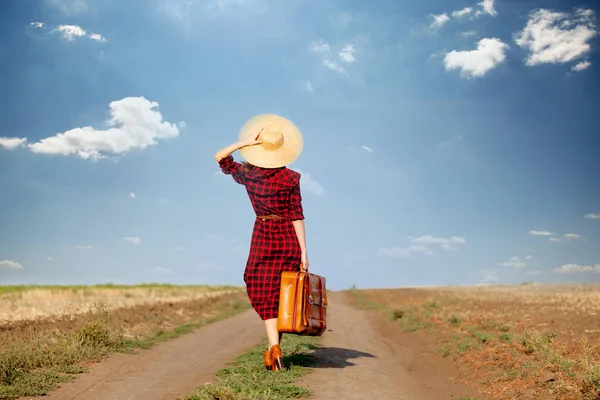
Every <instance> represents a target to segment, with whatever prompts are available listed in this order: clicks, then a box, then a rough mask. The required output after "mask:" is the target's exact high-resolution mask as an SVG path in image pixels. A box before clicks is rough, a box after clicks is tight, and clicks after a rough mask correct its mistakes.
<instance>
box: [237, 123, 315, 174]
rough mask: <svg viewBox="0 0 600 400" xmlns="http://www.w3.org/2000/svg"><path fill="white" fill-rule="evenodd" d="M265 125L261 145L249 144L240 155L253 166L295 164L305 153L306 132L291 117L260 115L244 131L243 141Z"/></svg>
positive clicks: (261, 134) (240, 137) (242, 134)
mask: <svg viewBox="0 0 600 400" xmlns="http://www.w3.org/2000/svg"><path fill="white" fill-rule="evenodd" d="M261 128H262V132H261V133H260V136H259V137H258V140H260V141H262V143H261V144H257V145H253V146H246V147H242V148H241V149H240V154H241V155H242V157H244V159H245V160H246V161H247V162H249V163H250V164H252V165H256V166H257V167H262V168H279V167H283V166H286V165H289V164H291V163H292V162H293V161H294V160H296V159H297V158H298V156H299V155H300V153H302V147H303V141H302V133H300V130H299V129H298V127H297V126H296V125H294V123H293V122H292V121H290V120H288V119H287V118H284V117H281V116H279V115H275V114H260V115H257V116H255V117H252V118H250V119H249V120H248V121H246V123H245V124H244V125H243V126H242V129H241V130H240V135H239V140H246V139H248V138H249V137H250V136H252V135H254V134H256V133H257V132H258V131H259V130H260V129H261Z"/></svg>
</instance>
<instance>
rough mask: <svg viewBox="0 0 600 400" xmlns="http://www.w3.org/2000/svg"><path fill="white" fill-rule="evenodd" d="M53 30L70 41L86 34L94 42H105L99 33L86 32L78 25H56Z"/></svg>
mask: <svg viewBox="0 0 600 400" xmlns="http://www.w3.org/2000/svg"><path fill="white" fill-rule="evenodd" d="M55 30H56V31H58V32H60V33H61V34H62V37H63V38H64V39H65V40H68V41H70V42H71V41H73V40H75V39H76V38H79V37H83V36H87V37H88V38H89V39H91V40H94V41H96V42H106V39H105V38H104V37H103V36H102V35H100V34H99V33H87V32H86V31H85V29H83V28H82V27H80V26H79V25H58V26H57V27H56V29H55Z"/></svg>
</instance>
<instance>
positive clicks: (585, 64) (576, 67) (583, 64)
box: [571, 60, 592, 72]
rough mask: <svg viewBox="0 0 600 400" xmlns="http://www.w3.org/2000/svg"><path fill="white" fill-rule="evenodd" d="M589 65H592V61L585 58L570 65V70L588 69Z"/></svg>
mask: <svg viewBox="0 0 600 400" xmlns="http://www.w3.org/2000/svg"><path fill="white" fill-rule="evenodd" d="M591 66H592V63H591V62H589V61H588V60H585V61H581V62H580V63H578V64H576V65H574V66H572V67H571V71H575V72H581V71H583V70H585V69H588V68H589V67H591Z"/></svg>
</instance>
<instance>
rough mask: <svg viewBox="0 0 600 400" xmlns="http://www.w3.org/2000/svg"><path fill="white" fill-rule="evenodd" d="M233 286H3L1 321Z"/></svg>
mask: <svg viewBox="0 0 600 400" xmlns="http://www.w3.org/2000/svg"><path fill="white" fill-rule="evenodd" d="M232 290H239V289H237V288H230V287H210V286H171V285H160V284H156V285H153V284H151V285H139V286H115V285H97V286H0V324H2V323H6V322H8V321H21V320H31V319H39V318H55V317H62V316H65V315H78V314H81V313H85V312H87V311H90V310H91V309H95V308H97V307H98V306H101V307H103V308H105V309H108V310H115V309H118V308H124V307H133V306H138V305H149V304H159V303H161V304H162V303H176V302H181V301H187V300H199V299H203V298H207V297H214V296H221V295H223V294H226V293H229V292H231V291H232Z"/></svg>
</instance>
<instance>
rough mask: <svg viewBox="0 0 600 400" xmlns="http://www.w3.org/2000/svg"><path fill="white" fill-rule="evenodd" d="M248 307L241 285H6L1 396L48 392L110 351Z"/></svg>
mask: <svg viewBox="0 0 600 400" xmlns="http://www.w3.org/2000/svg"><path fill="white" fill-rule="evenodd" d="M248 308H249V303H248V298H247V295H246V292H245V290H243V289H242V288H235V287H206V286H197V287H192V286H190V287H178V286H170V285H143V286H137V287H127V286H112V285H105V286H92V287H7V286H0V399H14V398H18V397H20V396H32V395H44V394H47V393H48V391H49V390H51V389H53V388H55V387H56V385H57V384H59V383H60V382H63V381H67V380H70V379H72V378H73V377H74V375H75V374H78V373H82V372H85V371H86V370H87V367H88V366H89V365H90V363H94V362H98V361H100V360H102V359H103V358H104V357H105V356H107V355H108V354H110V353H114V352H131V351H134V350H135V349H139V348H148V347H152V346H154V344H156V343H158V342H160V341H163V340H166V339H170V338H173V337H176V336H179V335H181V334H183V333H186V332H189V331H191V330H192V329H194V328H195V327H198V326H201V325H204V324H207V323H210V322H212V321H216V320H219V319H223V318H226V317H229V316H231V315H234V314H237V313H239V312H241V311H244V310H247V309H248Z"/></svg>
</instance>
